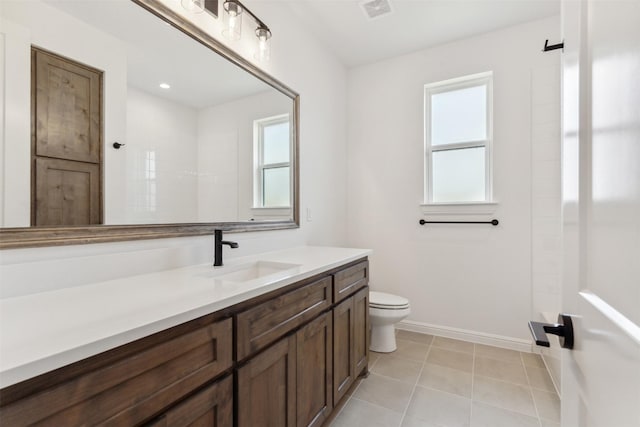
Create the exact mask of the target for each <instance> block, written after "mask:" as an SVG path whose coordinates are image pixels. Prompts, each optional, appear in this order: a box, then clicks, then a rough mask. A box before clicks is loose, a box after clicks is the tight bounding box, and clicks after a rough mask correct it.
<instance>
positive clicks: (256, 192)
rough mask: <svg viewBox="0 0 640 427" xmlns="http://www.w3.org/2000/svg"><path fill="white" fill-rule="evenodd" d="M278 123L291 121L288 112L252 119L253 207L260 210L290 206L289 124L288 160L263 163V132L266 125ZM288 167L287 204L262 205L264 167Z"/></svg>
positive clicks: (291, 178) (288, 207)
mask: <svg viewBox="0 0 640 427" xmlns="http://www.w3.org/2000/svg"><path fill="white" fill-rule="evenodd" d="M280 123H289V124H290V123H291V119H290V117H289V114H279V115H277V116H271V117H266V118H263V119H257V120H254V121H253V159H254V179H253V187H254V188H253V209H261V210H277V211H279V210H282V209H290V208H291V183H292V181H293V176H292V174H293V172H292V168H291V156H292V154H293V153H292V150H291V126H289V161H288V162H280V163H268V164H265V163H264V132H263V129H264V128H265V127H267V126H272V125H276V124H280ZM286 166H288V167H289V205H288V206H264V187H263V184H264V183H263V176H264V170H265V169H275V168H281V167H286Z"/></svg>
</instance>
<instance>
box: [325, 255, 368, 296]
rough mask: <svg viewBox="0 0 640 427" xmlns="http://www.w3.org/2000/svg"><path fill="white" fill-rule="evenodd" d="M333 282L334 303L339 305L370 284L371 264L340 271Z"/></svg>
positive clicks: (362, 263) (361, 264) (363, 263)
mask: <svg viewBox="0 0 640 427" xmlns="http://www.w3.org/2000/svg"><path fill="white" fill-rule="evenodd" d="M334 277H335V280H334V282H333V302H334V303H339V302H340V301H342V300H343V299H345V298H346V297H348V296H349V295H351V294H353V293H354V292H355V291H357V290H358V289H360V288H362V287H364V286H366V285H367V283H368V282H369V262H368V261H363V262H361V263H359V264H356V265H354V266H351V267H349V268H345V269H344V270H340V271H338V272H337V273H336V274H335V275H334Z"/></svg>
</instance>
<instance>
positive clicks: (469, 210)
mask: <svg viewBox="0 0 640 427" xmlns="http://www.w3.org/2000/svg"><path fill="white" fill-rule="evenodd" d="M497 208H498V202H463V203H425V204H421V205H420V209H422V213H423V214H425V215H491V214H493V213H495V211H496V209H497Z"/></svg>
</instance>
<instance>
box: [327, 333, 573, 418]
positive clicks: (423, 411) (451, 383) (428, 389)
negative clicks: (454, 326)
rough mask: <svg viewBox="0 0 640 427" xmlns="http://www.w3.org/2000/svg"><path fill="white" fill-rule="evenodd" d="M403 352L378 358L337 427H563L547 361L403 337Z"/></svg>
mask: <svg viewBox="0 0 640 427" xmlns="http://www.w3.org/2000/svg"><path fill="white" fill-rule="evenodd" d="M397 338H398V349H397V350H396V351H395V352H393V353H389V354H383V353H374V352H371V353H370V354H371V358H370V361H369V371H370V375H369V377H368V378H366V379H364V380H362V381H361V382H360V384H358V386H357V388H356V389H355V390H354V391H353V392H352V393H351V395H350V396H349V400H348V401H347V402H346V404H345V405H344V406H343V408H342V410H341V411H340V413H339V414H338V416H337V417H336V418H335V419H334V421H333V422H332V423H331V427H436V426H437V427H530V426H531V427H560V400H559V399H558V395H557V394H556V391H555V389H554V387H553V384H552V382H551V378H549V374H548V373H547V371H546V369H545V367H544V364H543V362H542V359H541V358H540V356H538V355H534V354H529V353H521V352H518V351H513V350H506V349H501V348H497V347H490V346H486V345H481V344H473V343H469V342H465V341H458V340H453V339H449V338H442V337H433V336H431V335H425V334H418V333H414V332H407V331H398V333H397Z"/></svg>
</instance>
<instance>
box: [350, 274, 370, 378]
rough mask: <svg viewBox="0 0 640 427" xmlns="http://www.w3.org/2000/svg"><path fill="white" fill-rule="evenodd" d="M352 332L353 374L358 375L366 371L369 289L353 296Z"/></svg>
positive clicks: (367, 358)
mask: <svg viewBox="0 0 640 427" xmlns="http://www.w3.org/2000/svg"><path fill="white" fill-rule="evenodd" d="M353 311H354V322H355V325H354V330H353V331H354V332H353V354H354V361H355V362H354V363H355V374H356V375H360V374H361V373H362V372H363V371H365V370H366V369H367V365H368V362H369V287H368V286H367V287H365V288H364V289H362V290H361V291H359V292H358V293H357V294H355V295H354V296H353Z"/></svg>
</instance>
